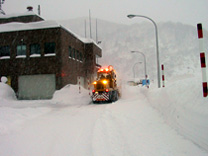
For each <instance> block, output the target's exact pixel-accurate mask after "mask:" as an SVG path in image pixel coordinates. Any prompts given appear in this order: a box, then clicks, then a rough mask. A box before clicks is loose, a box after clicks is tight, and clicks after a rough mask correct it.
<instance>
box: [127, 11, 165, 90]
mask: <svg viewBox="0 0 208 156" xmlns="http://www.w3.org/2000/svg"><path fill="white" fill-rule="evenodd" d="M127 17H128V18H130V19H131V18H134V17H143V18H146V19H148V20H150V21H151V22H152V23H153V24H154V26H155V36H156V53H157V76H158V88H160V87H161V84H160V81H161V79H160V56H159V45H158V29H157V25H156V23H155V21H153V20H152V19H151V18H149V17H147V16H143V15H128V16H127Z"/></svg>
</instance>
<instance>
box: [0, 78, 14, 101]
mask: <svg viewBox="0 0 208 156" xmlns="http://www.w3.org/2000/svg"><path fill="white" fill-rule="evenodd" d="M0 100H16V96H15V93H14V91H13V89H12V88H11V87H10V86H9V85H7V84H5V83H2V82H0Z"/></svg>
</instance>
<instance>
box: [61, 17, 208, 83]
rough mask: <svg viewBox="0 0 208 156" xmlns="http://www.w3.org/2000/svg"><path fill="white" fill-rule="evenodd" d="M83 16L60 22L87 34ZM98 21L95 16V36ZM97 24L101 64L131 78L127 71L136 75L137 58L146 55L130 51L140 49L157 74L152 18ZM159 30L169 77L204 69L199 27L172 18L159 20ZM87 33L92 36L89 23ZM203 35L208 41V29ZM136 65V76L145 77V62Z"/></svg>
mask: <svg viewBox="0 0 208 156" xmlns="http://www.w3.org/2000/svg"><path fill="white" fill-rule="evenodd" d="M84 20H85V19H84V18H81V19H74V20H68V21H59V22H60V23H61V24H63V25H64V26H66V27H68V28H70V29H71V30H72V31H74V32H75V33H77V34H79V35H80V36H83V37H84V34H85V33H84ZM135 22H136V21H135ZM87 24H88V23H87ZM196 24H197V23H196ZM95 25H96V23H95V20H93V21H92V30H93V31H92V35H93V38H94V39H95V38H96V37H95V35H96V34H95V32H96V31H95V30H96V29H95ZM97 25H98V40H101V41H102V43H101V47H102V49H103V57H102V58H101V59H99V62H100V63H101V64H102V65H108V64H112V65H113V66H114V67H115V69H117V71H119V72H118V73H120V74H121V73H122V78H123V79H124V78H127V79H128V78H129V77H128V76H126V75H131V76H132V77H133V72H132V67H133V66H134V64H135V63H136V62H143V58H142V56H141V55H140V54H131V53H130V51H132V50H138V51H141V52H143V53H144V54H145V55H146V58H147V73H148V75H149V76H150V79H156V78H157V75H156V74H157V70H156V67H157V64H156V49H155V48H156V43H155V32H154V30H155V29H154V26H153V24H152V23H151V22H143V23H138V24H133V25H122V24H115V23H110V22H107V21H103V20H97ZM158 32H159V50H160V63H161V64H162V63H163V64H164V65H165V73H166V75H167V77H166V79H167V80H168V79H169V78H170V77H175V76H178V75H182V74H193V73H195V72H197V73H199V72H201V71H200V70H201V69H200V62H199V48H198V39H197V29H196V27H193V26H190V25H184V24H181V23H172V22H166V23H158ZM87 37H89V24H88V25H87ZM204 38H205V43H207V42H208V40H207V39H208V33H207V31H205V30H204ZM205 48H206V49H208V44H205ZM136 69H137V70H138V71H139V73H137V75H136V76H137V77H144V76H143V75H144V71H143V70H144V66H143V64H139V65H137V66H136ZM120 76H121V75H120Z"/></svg>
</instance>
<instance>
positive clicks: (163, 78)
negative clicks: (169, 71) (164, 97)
mask: <svg viewBox="0 0 208 156" xmlns="http://www.w3.org/2000/svg"><path fill="white" fill-rule="evenodd" d="M161 68H162V85H163V87H165V72H164V65H163V64H162V65H161Z"/></svg>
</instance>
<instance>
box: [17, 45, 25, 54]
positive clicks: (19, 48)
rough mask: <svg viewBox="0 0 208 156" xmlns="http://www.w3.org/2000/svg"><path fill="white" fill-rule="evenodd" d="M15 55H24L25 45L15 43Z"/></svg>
mask: <svg viewBox="0 0 208 156" xmlns="http://www.w3.org/2000/svg"><path fill="white" fill-rule="evenodd" d="M17 56H26V45H24V44H22V45H17Z"/></svg>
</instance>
